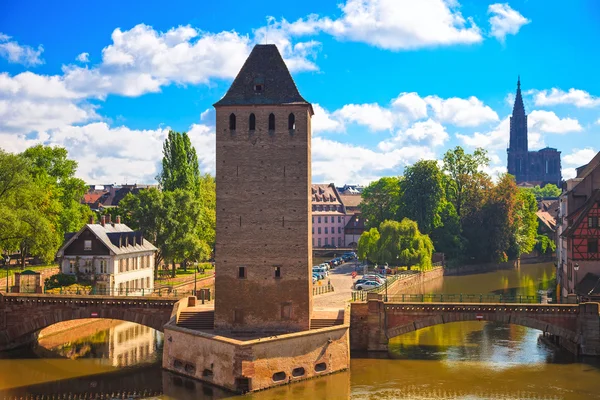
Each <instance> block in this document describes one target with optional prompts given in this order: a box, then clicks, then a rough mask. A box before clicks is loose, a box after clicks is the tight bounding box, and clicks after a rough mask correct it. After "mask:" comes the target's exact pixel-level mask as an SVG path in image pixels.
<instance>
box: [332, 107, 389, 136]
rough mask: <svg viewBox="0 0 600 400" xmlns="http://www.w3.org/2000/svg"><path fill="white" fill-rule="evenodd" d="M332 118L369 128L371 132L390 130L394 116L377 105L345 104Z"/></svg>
mask: <svg viewBox="0 0 600 400" xmlns="http://www.w3.org/2000/svg"><path fill="white" fill-rule="evenodd" d="M334 116H335V117H337V118H342V119H343V120H345V121H348V122H351V123H357V124H360V125H364V126H367V127H369V129H370V130H372V131H383V130H390V129H392V128H393V127H394V115H393V114H392V112H391V111H390V110H388V109H387V108H383V107H381V106H380V105H379V104H377V103H371V104H346V105H345V106H343V107H342V108H341V109H339V110H337V111H335V112H334Z"/></svg>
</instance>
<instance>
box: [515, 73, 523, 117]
mask: <svg viewBox="0 0 600 400" xmlns="http://www.w3.org/2000/svg"><path fill="white" fill-rule="evenodd" d="M515 115H519V116H524V115H525V106H524V105H523V96H521V76H520V75H519V76H518V78H517V95H516V96H515V104H514V106H513V116H515Z"/></svg>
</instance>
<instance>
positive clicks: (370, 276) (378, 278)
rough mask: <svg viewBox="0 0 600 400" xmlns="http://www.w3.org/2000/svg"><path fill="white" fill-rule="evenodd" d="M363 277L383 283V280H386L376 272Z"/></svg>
mask: <svg viewBox="0 0 600 400" xmlns="http://www.w3.org/2000/svg"><path fill="white" fill-rule="evenodd" d="M363 279H368V280H370V281H376V282H379V283H381V284H383V282H385V279H384V278H382V277H381V276H379V275H374V274H369V275H363Z"/></svg>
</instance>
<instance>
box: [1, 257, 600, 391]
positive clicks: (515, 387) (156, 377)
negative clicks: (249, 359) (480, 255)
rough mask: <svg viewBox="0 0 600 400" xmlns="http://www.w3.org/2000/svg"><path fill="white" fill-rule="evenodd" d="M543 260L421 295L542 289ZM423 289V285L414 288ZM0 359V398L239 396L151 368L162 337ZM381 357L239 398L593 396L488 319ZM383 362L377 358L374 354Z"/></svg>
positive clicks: (593, 385)
mask: <svg viewBox="0 0 600 400" xmlns="http://www.w3.org/2000/svg"><path fill="white" fill-rule="evenodd" d="M552 277H553V268H552V265H551V264H548V265H541V266H524V267H523V268H522V269H521V270H519V271H496V272H492V273H487V274H479V275H470V276H460V277H446V278H444V279H443V280H439V281H437V282H430V283H428V284H427V285H429V286H428V287H429V289H430V290H425V292H426V293H446V294H453V293H492V292H497V293H507V294H511V295H513V294H514V295H519V294H521V295H533V294H535V293H537V291H538V290H545V289H546V288H551V286H552ZM416 290H417V291H418V290H423V289H419V288H417V289H416ZM95 323H96V324H97V325H84V326H80V327H76V328H73V329H69V330H68V331H66V332H62V333H58V334H55V335H52V336H48V337H43V338H42V339H41V340H40V346H38V347H37V348H36V349H32V350H27V351H24V350H20V351H17V352H10V353H0V399H2V398H4V397H5V398H10V399H14V398H19V399H25V398H27V397H28V396H29V398H32V397H36V398H39V396H42V395H44V396H49V397H47V398H50V397H54V398H58V396H61V398H67V399H68V398H70V399H76V398H88V399H89V398H116V397H119V398H123V397H125V398H145V397H149V398H153V397H162V398H165V399H178V400H192V399H200V400H203V399H215V400H216V399H229V398H238V397H236V396H233V395H231V394H230V393H228V392H225V391H223V390H221V389H218V388H215V387H211V386H209V385H205V384H202V383H200V382H198V381H194V380H191V379H188V378H185V377H182V376H179V375H176V374H172V373H170V372H167V371H162V370H161V368H160V356H161V353H162V334H160V333H158V332H156V331H153V330H151V329H148V328H145V327H142V326H141V325H136V324H131V323H123V322H119V321H112V322H110V323H109V322H106V321H104V322H102V321H96V322H95ZM378 356H379V357H380V358H366V357H363V356H361V355H360V354H353V358H352V361H351V369H350V371H347V372H343V373H338V374H334V375H330V376H327V377H323V378H319V379H313V380H309V381H305V382H299V383H295V384H292V385H286V386H282V387H279V388H275V389H272V390H267V391H264V392H258V393H254V394H251V395H247V396H243V397H239V398H240V400H243V399H252V400H275V399H290V400H291V399H294V400H295V399H334V400H337V399H496V398H502V399H528V398H530V399H600V393H599V392H598V388H599V387H600V385H599V384H598V382H600V364H599V362H598V360H594V359H592V360H584V361H581V360H576V359H575V358H574V357H573V356H571V355H570V354H569V353H566V352H564V351H561V350H559V349H556V348H554V347H552V346H551V345H549V344H546V343H545V342H543V341H541V340H540V332H539V331H536V330H533V329H529V328H525V327H521V326H517V325H505V324H501V323H495V322H484V321H470V322H460V323H449V324H444V325H436V326H431V327H428V328H425V329H421V330H418V331H414V332H411V333H409V334H406V335H403V336H399V337H396V338H393V339H392V340H391V343H390V352H389V354H388V353H379V354H378ZM381 357H384V358H381Z"/></svg>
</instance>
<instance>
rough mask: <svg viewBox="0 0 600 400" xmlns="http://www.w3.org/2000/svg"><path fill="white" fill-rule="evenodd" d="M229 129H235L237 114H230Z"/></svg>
mask: <svg viewBox="0 0 600 400" xmlns="http://www.w3.org/2000/svg"><path fill="white" fill-rule="evenodd" d="M229 130H231V131H235V114H234V113H231V114H229Z"/></svg>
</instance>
